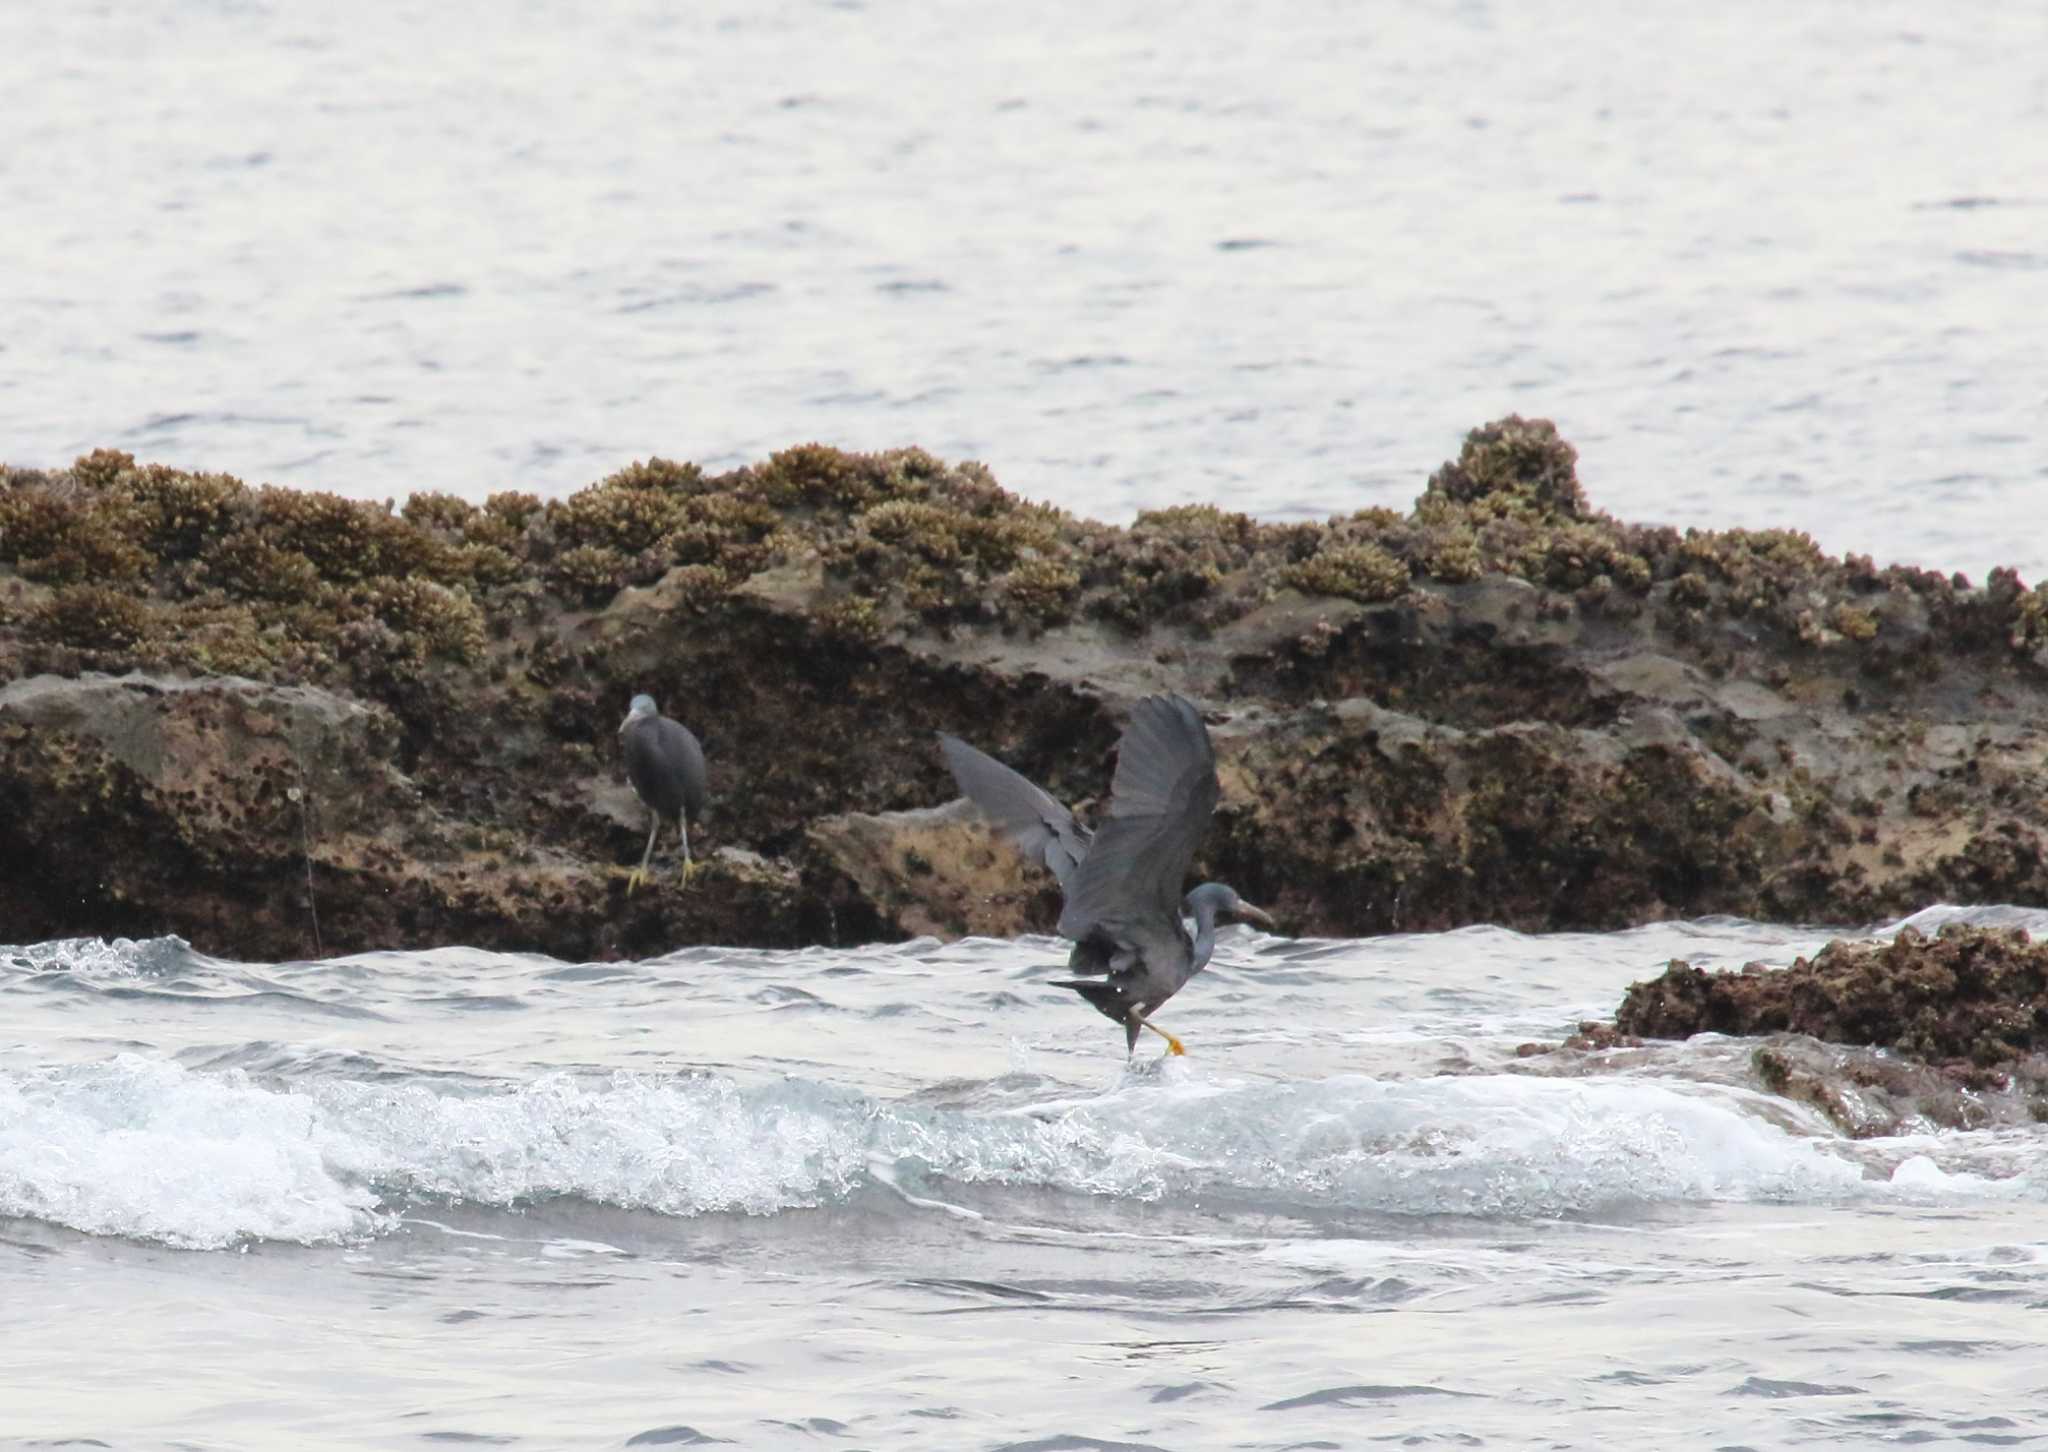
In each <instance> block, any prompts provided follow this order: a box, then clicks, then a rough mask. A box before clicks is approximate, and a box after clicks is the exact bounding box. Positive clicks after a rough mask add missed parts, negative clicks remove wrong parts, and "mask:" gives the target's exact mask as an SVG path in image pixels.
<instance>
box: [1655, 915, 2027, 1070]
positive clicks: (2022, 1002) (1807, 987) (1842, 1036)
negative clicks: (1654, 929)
mask: <svg viewBox="0 0 2048 1452" xmlns="http://www.w3.org/2000/svg"><path fill="white" fill-rule="evenodd" d="M1614 1021H1615V1026H1616V1027H1617V1028H1618V1029H1620V1030H1621V1031H1622V1032H1624V1033H1632V1034H1642V1035H1645V1036H1649V1037H1655V1038H1685V1037H1688V1036H1690V1035H1692V1034H1696V1033H1707V1032H1712V1033H1724V1034H1767V1033H1797V1034H1805V1035H1808V1036H1809V1037H1812V1038H1817V1039H1825V1040H1827V1041H1828V1042H1831V1043H1840V1044H1868V1045H1874V1046H1878V1047H1883V1048H1890V1049H1895V1050H1897V1051H1899V1052H1900V1053H1904V1054H1910V1055H1912V1056H1913V1057H1915V1058H1917V1059H1922V1060H1927V1061H1929V1062H1934V1063H1960V1064H1968V1065H1974V1066H1976V1067H1978V1068H1990V1067H1992V1066H1995V1065H1998V1064H2006V1063H2011V1062H2013V1061H2014V1060H2017V1059H2019V1058H2021V1057H2023V1056H2026V1055H2029V1054H2038V1053H2042V1052H2044V1051H2048V943H2035V942H2033V941H2032V940H2031V939H2030V938H2029V937H2028V936H2027V934H2026V933H2025V932H2023V931H2021V930H2020V929H2018V928H1982V927H1970V926H1965V925H1962V924H1958V923H1950V924H1947V925H1945V926H1944V927H1943V928H1942V930H1941V931H1940V932H1939V933H1938V934H1936V935H1935V936H1933V937H1931V938H1930V937H1927V936H1925V935H1923V934H1921V933H1919V932H1917V931H1916V930H1914V929H1912V928H1910V927H1909V928H1904V929H1901V930H1900V932H1899V934H1898V936H1897V937H1895V938H1893V939H1892V940H1890V941H1889V942H1861V943H1859V942H1853V941H1844V940H1839V939H1838V940H1836V941H1835V942H1832V943H1829V944H1828V945H1827V946H1826V947H1825V948H1823V949H1821V950H1820V951H1819V952H1818V953H1816V954H1814V955H1813V957H1812V958H1799V959H1796V960H1794V962H1793V963H1792V965H1791V966H1790V967H1789V968H1783V969H1776V970H1764V971H1753V972H1741V973H1707V972H1703V971H1701V970H1700V969H1698V968H1695V967H1693V966H1691V965H1690V964H1687V963H1683V962H1678V961H1674V962H1672V963H1671V965H1670V966H1669V967H1667V968H1666V969H1665V970H1664V972H1663V973H1662V974H1661V975H1660V976H1659V977H1657V978H1654V979H1651V980H1649V981H1648V982H1644V983H1637V984H1634V985H1632V986H1631V987H1630V988H1629V990H1628V995H1627V996H1626V997H1625V998H1624V999H1623V1000H1622V1003H1621V1007H1620V1008H1619V1009H1618V1010H1617V1011H1616V1013H1615V1018H1614Z"/></svg>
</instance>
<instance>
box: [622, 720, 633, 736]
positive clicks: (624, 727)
mask: <svg viewBox="0 0 2048 1452" xmlns="http://www.w3.org/2000/svg"><path fill="white" fill-rule="evenodd" d="M632 724H633V718H632V717H631V716H628V717H627V718H626V719H625V720H623V721H621V722H620V723H619V735H621V736H624V735H625V734H626V728H627V727H628V726H631V725H632Z"/></svg>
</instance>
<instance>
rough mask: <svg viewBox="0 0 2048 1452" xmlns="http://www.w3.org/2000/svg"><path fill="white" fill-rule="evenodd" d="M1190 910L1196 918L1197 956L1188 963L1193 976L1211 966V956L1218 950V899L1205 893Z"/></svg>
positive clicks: (1189, 971)
mask: <svg viewBox="0 0 2048 1452" xmlns="http://www.w3.org/2000/svg"><path fill="white" fill-rule="evenodd" d="M1190 895H1191V896H1192V894H1190ZM1190 912H1191V913H1192V914H1193V915H1194V919H1195V956H1194V958H1193V959H1192V960H1191V961H1190V963H1189V964H1188V973H1189V975H1190V976H1192V975H1194V974H1196V973H1199V972H1201V971H1202V970H1203V969H1204V968H1206V967H1208V966H1209V958H1210V956H1211V955H1212V954H1214V953H1215V951H1216V901H1215V899H1214V898H1212V897H1210V896H1208V894H1206V893H1204V894H1203V895H1202V896H1201V897H1199V898H1196V899H1195V902H1194V906H1193V907H1192V908H1191V909H1190Z"/></svg>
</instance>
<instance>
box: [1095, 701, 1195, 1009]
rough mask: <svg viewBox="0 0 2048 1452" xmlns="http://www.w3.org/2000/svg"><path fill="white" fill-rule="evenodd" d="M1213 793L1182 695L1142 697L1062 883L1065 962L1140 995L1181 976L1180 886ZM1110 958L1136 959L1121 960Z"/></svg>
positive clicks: (1184, 965) (1187, 961)
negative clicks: (1126, 982) (1103, 802)
mask: <svg viewBox="0 0 2048 1452" xmlns="http://www.w3.org/2000/svg"><path fill="white" fill-rule="evenodd" d="M1219 795H1220V789H1219V788H1218V786H1217V784H1216V754H1215V751H1214V749H1213V748H1212V747H1211V746H1210V745H1209V733H1208V731H1207V729H1206V728H1205V727H1204V726H1203V725H1202V718H1201V716H1200V715H1199V714H1198V713H1197V712H1196V710H1195V708H1194V707H1193V706H1192V705H1190V704H1189V703H1188V702H1187V701H1185V700H1183V699H1181V698H1180V697H1179V696H1148V697H1146V698H1145V699H1144V700H1142V701H1140V702H1139V703H1138V704H1137V706H1136V707H1135V708H1133V710H1132V712H1131V724H1130V726H1129V727H1128V728H1126V730H1125V731H1124V735H1123V740H1122V743H1121V744H1120V746H1119V747H1118V752H1117V763H1116V776H1115V778H1114V780H1113V781H1112V782H1111V785H1110V803H1109V813H1108V817H1107V820H1105V821H1104V822H1103V824H1102V827H1101V828H1100V830H1098V831H1097V832H1096V834H1095V839H1094V841H1093V842H1091V843H1090V844H1089V848H1088V855H1087V857H1086V858H1085V859H1083V861H1082V863H1081V865H1080V867H1079V868H1078V869H1076V871H1075V873H1074V875H1073V877H1072V879H1071V880H1070V881H1068V882H1067V883H1066V884H1065V887H1066V895H1067V901H1066V907H1065V910H1064V911H1062V912H1061V914H1060V921H1059V932H1060V935H1061V936H1062V937H1067V938H1072V939H1074V940H1075V944H1076V947H1075V949H1074V959H1075V961H1073V962H1072V963H1071V965H1070V966H1071V967H1073V968H1074V969H1075V970H1076V971H1080V972H1087V971H1090V968H1093V971H1096V972H1102V971H1110V972H1111V973H1112V976H1113V977H1115V978H1119V979H1121V978H1124V977H1127V976H1128V977H1129V978H1131V980H1132V983H1131V988H1130V991H1131V993H1132V996H1133V997H1142V998H1147V999H1152V998H1155V995H1156V998H1159V999H1163V998H1164V997H1166V996H1168V995H1170V994H1172V993H1173V992H1175V991H1176V990H1178V989H1179V987H1180V986H1181V984H1182V983H1183V982H1185V981H1186V980H1187V977H1188V975H1189V972H1190V966H1191V964H1192V961H1193V949H1192V946H1191V945H1190V943H1189V941H1188V936H1187V930H1186V929H1184V928H1183V927H1182V926H1181V922H1180V903H1181V885H1182V883H1183V881H1184V880H1185V879H1186V877H1187V872H1188V865H1189V864H1190V863H1191V862H1193V861H1194V856H1195V848H1196V847H1197V846H1198V845H1200V843H1201V840H1202V834H1203V833H1204V832H1206V831H1207V830H1208V827H1209V818H1210V816H1211V815H1212V814H1213V813H1214V812H1215V810H1216V801H1217V798H1218V796H1219ZM1119 949H1120V950H1122V951H1121V952H1118V951H1116V950H1119ZM1116 957H1124V958H1125V959H1126V961H1131V960H1135V961H1134V962H1131V967H1129V968H1128V969H1118V968H1116V967H1115V966H1114V965H1113V963H1112V961H1111V960H1112V959H1114V958H1116ZM1096 964H1100V965H1102V966H1100V967H1096V966H1094V965H1096ZM1139 980H1142V982H1140V981H1139Z"/></svg>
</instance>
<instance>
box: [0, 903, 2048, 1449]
mask: <svg viewBox="0 0 2048 1452" xmlns="http://www.w3.org/2000/svg"><path fill="white" fill-rule="evenodd" d="M1978 915H1979V916H1981V917H1986V918H1990V919H1993V920H2007V921H2017V922H2020V923H2022V924H2024V925H2026V926H2028V927H2030V928H2031V929H2033V930H2034V931H2036V932H2039V931H2041V930H2042V929H2044V928H2048V913H2041V912H2033V913H1995V912H1993V913H1980V914H1978ZM1935 916H1939V915H1935ZM1820 941H1821V938H1820V935H1818V934H1814V933H1802V932H1795V931H1789V930H1784V929H1777V928H1769V927H1761V926H1756V925H1751V924H1745V923H1739V922H1732V921H1718V922H1702V923H1695V924H1673V925H1666V926H1660V927H1655V928H1648V929H1643V930H1639V931H1635V932H1626V933H1617V934H1610V935H1602V936H1554V937H1543V938H1528V937H1522V936H1519V935H1517V934H1513V933H1508V932H1505V931H1500V930H1495V929H1471V930H1467V931H1463V932H1457V933H1448V934H1441V935H1433V936H1427V937H1392V938H1385V939H1380V940H1377V941H1374V942H1368V943H1345V942H1313V941H1303V942H1290V941H1287V940H1284V939H1275V938H1266V937H1259V936H1255V935H1252V934H1250V933H1248V932H1244V931H1243V930H1233V931H1232V934H1231V935H1230V936H1229V937H1228V938H1227V939H1226V942H1225V944H1224V946H1223V949H1222V952H1221V954H1220V956H1219V961H1218V964H1217V966H1215V967H1213V968H1212V969H1210V970H1209V972H1208V973H1207V974H1206V975H1204V976H1203V977H1202V978H1201V979H1199V980H1198V981H1197V982H1196V983H1195V984H1194V985H1192V986H1191V987H1190V988H1189V989H1188V991H1187V992H1186V993H1184V994H1183V995H1182V996H1181V997H1180V998H1178V999H1176V1000H1175V1001H1174V1003H1173V1004H1172V1006H1171V1012H1170V1013H1168V1014H1162V1018H1163V1020H1164V1021H1167V1022H1170V1023H1171V1024H1172V1025H1173V1026H1174V1027H1175V1028H1176V1029H1177V1030H1179V1031H1180V1032H1181V1033H1182V1034H1183V1035H1184V1036H1185V1037H1186V1039H1187V1040H1188V1043H1189V1046H1190V1053H1189V1056H1188V1057H1187V1058H1186V1059H1183V1060H1180V1061H1178V1062H1172V1063H1164V1064H1162V1063H1161V1062H1159V1061H1158V1060H1156V1059H1151V1058H1148V1057H1143V1056H1141V1058H1140V1061H1139V1062H1138V1064H1137V1065H1136V1066H1134V1067H1130V1068H1126V1067H1125V1065H1124V1063H1123V1055H1122V1045H1121V1042H1120V1040H1119V1036H1118V1035H1117V1033H1116V1032H1115V1030H1114V1029H1113V1028H1112V1027H1111V1026H1110V1025H1108V1024H1106V1023H1104V1022H1102V1021H1101V1020H1099V1019H1097V1018H1095V1017H1094V1016H1093V1015H1092V1014H1091V1013H1089V1012H1088V1011H1087V1010H1085V1009H1083V1008H1082V1007H1081V1006H1080V1005H1078V1004H1077V1003H1075V1002H1074V1001H1073V999H1072V998H1071V997H1070V996H1069V995H1067V994H1065V993H1062V992H1059V991H1057V990H1053V989H1049V988H1047V987H1046V986H1045V985H1044V982H1043V980H1044V979H1045V978H1047V977H1049V976H1053V975H1055V974H1056V972H1057V971H1058V970H1057V968H1056V967H1055V965H1056V964H1057V963H1058V962H1059V961H1060V960H1061V958H1062V957H1063V955H1062V954H1061V953H1060V952H1059V951H1058V948H1057V945H1056V944H1055V943H1053V942H1052V941H1050V940H1045V939H1038V940H1025V941H1020V942H1014V943H999V942H990V941H967V942H963V943H956V944H950V945H940V944H936V943H932V942H930V941H923V942H914V943H910V944H905V945H901V946H889V947H875V948H865V949H856V950H847V951H828V950H822V949H819V950H810V951H806V952H798V953H761V952H735V951H730V950H707V949H698V950H691V951H687V952H681V953H677V954H674V955H672V956H669V957H666V958H661V959H657V960H651V961H648V962H643V963H619V964H602V965H572V964H563V963H557V962H554V961H552V960H548V959H542V958H519V957H507V956H499V955H493V954H486V953H480V952H475V951H469V950H462V949H449V950H442V951H439V952H431V953H402V954H400V953H393V954H378V955H373V956H367V957H360V958H350V959H342V960H338V961H334V962H329V963H320V964H305V963H298V964H282V965H240V964H233V963H224V962H219V961H216V960H212V959H208V958H205V957H202V956H199V955H197V954H194V953H192V952H191V951H189V950H188V949H186V948H185V947H184V946H183V945H181V944H179V943H178V942H177V941H176V940H171V939H163V940H156V941H151V942H144V943H117V944H112V945H108V944H102V943H98V942H92V941H84V942H70V943H56V944H43V945H39V946H35V947H30V948H16V949H0V1023H4V1025H5V1027H4V1029H0V1347H4V1348H5V1352H4V1354H5V1359H6V1362H7V1367H8V1371H7V1387H6V1395H5V1400H4V1402H0V1437H12V1438H14V1439H16V1440H15V1441H14V1442H13V1443H11V1444H10V1445H52V1444H53V1443H54V1442H55V1441H56V1440H57V1439H63V1438H97V1439H99V1441H100V1442H101V1443H103V1444H106V1445H112V1446H116V1447H124V1448H125V1447H154V1446H166V1445H176V1446H181V1447H204V1448H272V1447H278V1446H292V1447H306V1448H326V1447H336V1448H342V1447H349V1448H357V1447H360V1448H388V1447H398V1446H406V1445H413V1444H420V1443H434V1442H442V1443H445V1442H460V1443H482V1444H490V1445H505V1446H515V1447H532V1448H585V1447H587V1448H616V1447H621V1446H635V1445H638V1446H649V1445H688V1444H694V1443H697V1442H700V1441H708V1440H710V1439H724V1440H725V1441H727V1442H729V1443H731V1444H734V1445H738V1446H743V1447H770V1448H782V1447H790V1448H801V1447H842V1448H856V1447H866V1448H877V1449H889V1448H899V1447H929V1448H935V1449H949V1452H950V1449H998V1448H1002V1449H1011V1452H1021V1449H1038V1452H1050V1449H1087V1448H1118V1449H1130V1448H1163V1449H1174V1452H1181V1449H1189V1448H1223V1447H1230V1448H1259V1449H1275V1452H1277V1449H1281V1448H1304V1447H1360V1446H1368V1445H1374V1444H1376V1443H1379V1442H1382V1441H1385V1442H1391V1443H1395V1444H1401V1445H1448V1446H1480V1445H1487V1446H1501V1447H1525V1446H1558V1447H1585V1446H1593V1445H1606V1446H1638V1447H1650V1446H1660V1447H1661V1446H1677V1445H1685V1446H1699V1447H1708V1446H1750V1447H1797V1446H1811V1445H1829V1444H1832V1445H1853V1446H1871V1445H1878V1444H1881V1443H1902V1444H1903V1443H1915V1444H1928V1445H1937V1446H1966V1445H2006V1444H2009V1443H2032V1442H2035V1441H2037V1440H2038V1439H2039V1438H2040V1437H2042V1436H2043V1435H2048V1373H2044V1371H2043V1370H2042V1368H2043V1366H2044V1365H2048V1361H2044V1354H2048V1323H2044V1321H2043V1319H2042V1307H2043V1306H2044V1304H2048V1234H2044V1232H2043V1229H2042V1226H2043V1216H2044V1203H2043V1202H2044V1200H2048V1174H2044V1170H2043V1164H2042V1144H2041V1135H2040V1133H2039V1132H2037V1131H2033V1130H2027V1131H2005V1132H1978V1133H1940V1134H1937V1133H1927V1134H1921V1135H1912V1136H1903V1137H1898V1138H1892V1139H1878V1140H1866V1141H1862V1142H1855V1141H1850V1140H1846V1139H1844V1138H1843V1137H1842V1136H1840V1135H1839V1134H1837V1133H1835V1132H1833V1131H1832V1130H1830V1129H1829V1128H1828V1127H1827V1126H1826V1125H1825V1124H1824V1123H1823V1122H1821V1121H1820V1120H1818V1119H1817V1118H1815V1117H1814V1116H1813V1115H1811V1114H1810V1113H1808V1112H1806V1111H1805V1110H1803V1109H1801V1108H1799V1107H1797V1106H1793V1105H1790V1104H1788V1103H1786V1102H1784V1101H1781V1100H1777V1099H1774V1098H1771V1097H1769V1096H1766V1095H1763V1094H1760V1093H1758V1092H1757V1091H1756V1090H1755V1089H1754V1088H1753V1087H1752V1085H1751V1081H1750V1080H1749V1077H1748V1075H1747V1072H1746V1068H1745V1066H1746V1064H1747V1059H1748V1054H1747V1049H1746V1047H1745V1046H1744V1045H1742V1044H1739V1043H1733V1042H1728V1041H1716V1040H1704V1041H1697V1042H1694V1043H1691V1044H1688V1045H1686V1046H1683V1047H1682V1048H1673V1049H1669V1050H1665V1051H1662V1052H1660V1053H1658V1054H1654V1055H1650V1056H1647V1057H1645V1056H1634V1057H1633V1058H1631V1059H1630V1060H1629V1062H1628V1064H1627V1065H1626V1066H1616V1065H1610V1066H1609V1067H1606V1068H1603V1069H1599V1070H1597V1071H1595V1072H1585V1071H1584V1068H1583V1066H1580V1067H1579V1068H1578V1069H1577V1070H1573V1069H1572V1068H1571V1066H1569V1065H1566V1064H1561V1063H1559V1062H1556V1061H1553V1060H1547V1059H1542V1058H1538V1059H1532V1060H1521V1059H1517V1058H1516V1056H1515V1047H1516V1045H1517V1044H1519V1043H1521V1042H1524V1041H1525V1040H1528V1039H1530V1038H1533V1037H1543V1036H1548V1037H1553V1038H1554V1037H1556V1036H1558V1035H1559V1034H1561V1033H1562V1032H1564V1031H1566V1030H1567V1029H1568V1028H1569V1026H1570V1025H1571V1023H1572V1022H1573V1021H1574V1020H1575V1019H1576V1018H1577V1017H1579V1016H1581V1015H1585V1014H1592V1013H1596V1012H1600V1011H1602V1010H1605V1009H1610V1008H1611V1007H1612V1005H1613V1003H1614V1001H1615V999H1616V997H1617V995H1618V993H1619V991H1620V989H1621V987H1622V985H1624V984H1625V983H1626V982H1627V981H1629V980H1630V979H1631V978H1634V977H1638V976H1642V975H1643V974H1645V973H1647V972H1649V971H1651V970H1652V969H1654V968H1655V967H1656V966H1657V965H1659V964H1660V963H1661V962H1662V961H1663V960H1664V959H1665V958H1667V957H1669V956H1671V955H1673V954H1683V955H1686V956H1689V957H1694V958H1696V959H1697V960H1699V961H1701V962H1705V963H1711V964H1715V965H1719V966H1732V965H1735V964H1739V963H1741V962H1743V961H1746V960H1748V959H1750V958H1752V957H1757V956H1764V957H1768V958H1772V959H1783V958H1784V957H1785V956H1787V955H1788V954H1790V953H1791V952H1793V951H1796V950H1810V949H1811V948H1812V947H1813V946H1815V945H1816V944H1817V943H1818V942H1820ZM1673 1438H1678V1439H1679V1440H1676V1441H1674V1440H1672V1439H1673ZM38 1439H48V1440H38Z"/></svg>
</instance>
